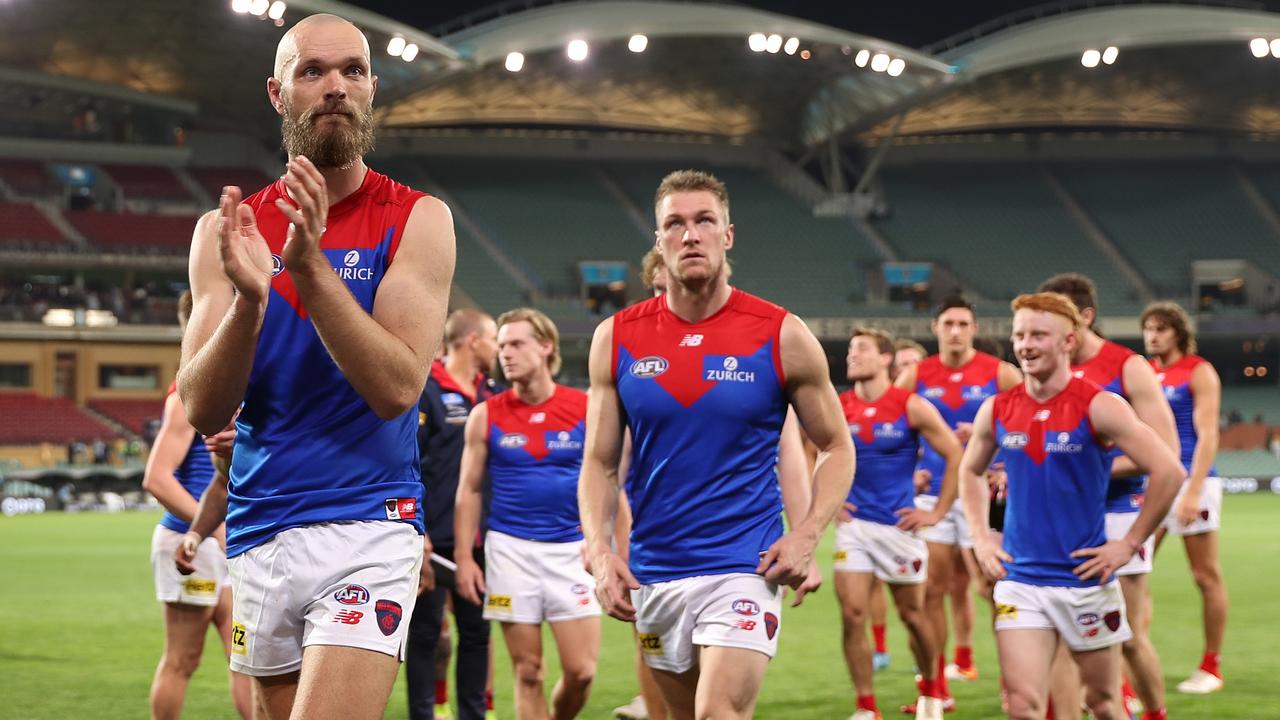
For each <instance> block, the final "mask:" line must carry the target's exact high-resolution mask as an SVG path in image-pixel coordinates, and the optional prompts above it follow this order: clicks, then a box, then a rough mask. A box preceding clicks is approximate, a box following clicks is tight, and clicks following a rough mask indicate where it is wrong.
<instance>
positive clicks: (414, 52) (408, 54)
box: [400, 43, 418, 62]
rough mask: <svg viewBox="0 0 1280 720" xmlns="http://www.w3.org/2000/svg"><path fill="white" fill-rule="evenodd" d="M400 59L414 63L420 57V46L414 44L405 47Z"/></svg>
mask: <svg viewBox="0 0 1280 720" xmlns="http://www.w3.org/2000/svg"><path fill="white" fill-rule="evenodd" d="M400 57H401V58H402V59H403V60H404V61H405V62H413V59H414V58H416V57H418V46H417V45H415V44H413V43H409V44H408V45H405V46H404V52H402V53H400Z"/></svg>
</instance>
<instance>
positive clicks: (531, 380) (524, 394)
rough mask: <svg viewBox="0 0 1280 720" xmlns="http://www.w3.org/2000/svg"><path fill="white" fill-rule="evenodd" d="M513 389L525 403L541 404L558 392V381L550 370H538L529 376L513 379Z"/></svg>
mask: <svg viewBox="0 0 1280 720" xmlns="http://www.w3.org/2000/svg"><path fill="white" fill-rule="evenodd" d="M511 389H512V390H513V391H515V394H516V397H518V398H520V402H522V403H524V404H525V405H541V404H542V403H544V402H546V401H548V400H550V399H551V396H552V395H555V394H556V381H555V380H553V379H552V378H551V373H550V372H536V373H533V374H532V375H531V376H529V377H527V378H523V379H521V380H513V381H512V382H511Z"/></svg>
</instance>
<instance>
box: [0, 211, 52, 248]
mask: <svg viewBox="0 0 1280 720" xmlns="http://www.w3.org/2000/svg"><path fill="white" fill-rule="evenodd" d="M66 245H67V239H66V238H64V237H63V236H62V233H61V232H59V231H58V228H56V227H54V226H53V224H52V223H50V222H49V219H48V218H46V217H45V216H44V214H43V213H41V212H40V211H39V210H37V209H36V207H35V206H34V205H32V204H31V203H26V202H0V247H6V248H10V249H33V248H40V249H54V250H56V249H60V248H62V247H64V246H66Z"/></svg>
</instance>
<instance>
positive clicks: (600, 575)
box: [591, 551, 640, 622]
mask: <svg viewBox="0 0 1280 720" xmlns="http://www.w3.org/2000/svg"><path fill="white" fill-rule="evenodd" d="M591 574H592V575H594V576H595V578H596V599H598V600H599V601H600V607H601V608H603V609H604V611H605V612H606V613H608V614H609V616H610V617H615V618H617V619H619V620H622V621H623V622H635V621H636V608H635V605H632V604H631V591H632V590H639V589H640V583H639V582H637V581H636V578H635V576H634V575H632V574H631V569H630V568H628V567H627V564H626V563H625V562H623V561H622V558H621V557H618V554H617V553H615V552H612V551H605V552H598V553H595V554H594V555H593V557H592V559H591Z"/></svg>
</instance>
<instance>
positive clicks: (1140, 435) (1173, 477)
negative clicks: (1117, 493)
mask: <svg viewBox="0 0 1280 720" xmlns="http://www.w3.org/2000/svg"><path fill="white" fill-rule="evenodd" d="M1166 407H1167V406H1166ZM1089 422H1090V423H1091V424H1092V425H1093V428H1094V431H1095V432H1097V433H1098V434H1099V435H1101V436H1102V437H1104V438H1106V439H1108V440H1111V441H1112V442H1114V443H1115V444H1116V446H1117V447H1119V448H1120V451H1121V452H1123V453H1124V454H1125V456H1127V457H1129V458H1131V459H1132V460H1133V462H1134V464H1135V465H1136V466H1137V467H1138V469H1139V472H1141V473H1143V474H1146V475H1147V476H1148V479H1147V490H1146V498H1145V500H1144V501H1143V503H1142V510H1141V511H1139V513H1138V517H1137V518H1136V519H1135V520H1134V521H1133V527H1131V528H1130V529H1129V532H1128V533H1127V534H1126V535H1125V536H1124V537H1123V538H1122V539H1120V540H1112V541H1110V542H1108V543H1106V544H1105V545H1100V546H1098V547H1094V548H1082V549H1080V550H1076V551H1075V552H1073V553H1071V556H1072V557H1079V558H1088V559H1087V560H1085V561H1084V562H1083V563H1081V564H1080V565H1079V566H1077V567H1076V568H1075V573H1076V574H1077V575H1079V576H1080V578H1081V579H1085V580H1087V579H1089V578H1092V577H1100V578H1101V579H1102V581H1103V582H1106V581H1107V580H1109V579H1110V578H1111V574H1112V573H1113V572H1114V571H1115V570H1116V569H1117V568H1119V567H1120V566H1122V565H1124V564H1125V563H1127V562H1128V561H1129V558H1131V557H1133V554H1134V553H1135V552H1137V551H1138V548H1139V547H1140V546H1141V545H1142V543H1143V541H1145V540H1146V539H1147V537H1148V536H1149V535H1151V533H1153V532H1155V529H1156V526H1157V525H1159V524H1160V521H1161V520H1163V519H1164V517H1165V515H1167V514H1168V513H1169V506H1170V505H1172V504H1173V498H1174V496H1175V495H1177V493H1178V487H1179V486H1180V485H1181V484H1182V480H1183V478H1184V477H1185V476H1186V473H1185V471H1184V470H1183V469H1182V463H1181V462H1180V461H1179V460H1178V456H1177V454H1176V453H1175V452H1174V451H1173V450H1171V449H1169V446H1168V445H1167V444H1165V443H1164V442H1163V438H1161V437H1160V436H1159V435H1157V434H1156V432H1155V430H1153V429H1152V428H1150V427H1148V426H1147V425H1146V424H1145V423H1143V422H1141V421H1139V420H1138V415H1137V414H1136V413H1135V412H1134V409H1133V408H1132V407H1130V406H1129V404H1128V403H1126V402H1125V401H1124V400H1123V399H1121V398H1120V396H1118V395H1115V394H1113V393H1105V392H1102V393H1098V394H1097V395H1095V396H1094V398H1093V400H1092V401H1091V402H1090V403H1089Z"/></svg>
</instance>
